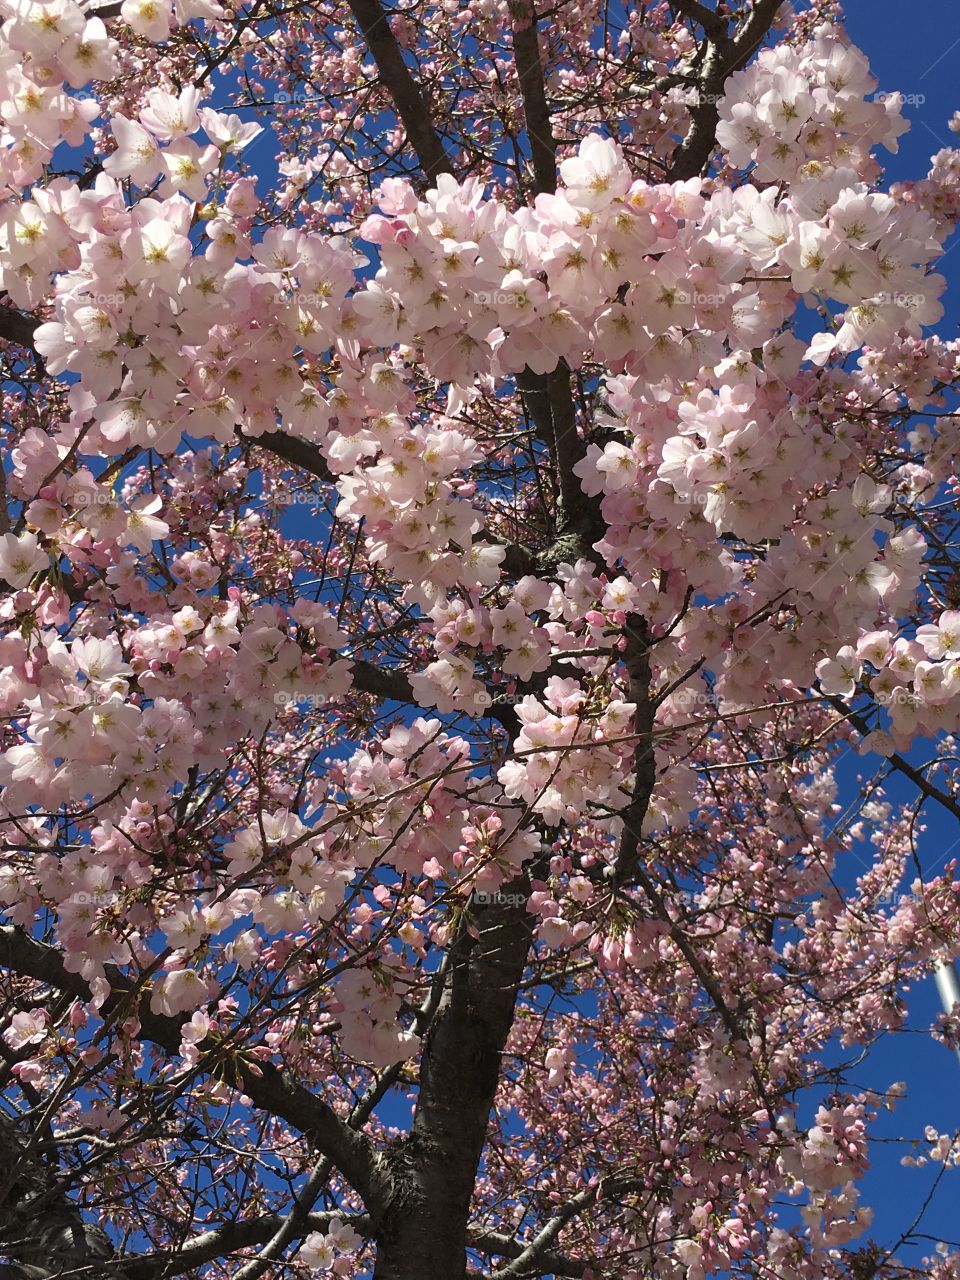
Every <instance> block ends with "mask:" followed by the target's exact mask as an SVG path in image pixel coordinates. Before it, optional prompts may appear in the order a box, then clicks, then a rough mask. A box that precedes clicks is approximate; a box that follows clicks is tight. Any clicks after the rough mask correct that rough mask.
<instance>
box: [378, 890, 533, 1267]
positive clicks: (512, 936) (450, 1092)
mask: <svg viewBox="0 0 960 1280" xmlns="http://www.w3.org/2000/svg"><path fill="white" fill-rule="evenodd" d="M532 919H533V918H532V916H530V915H529V914H528V913H527V912H526V910H525V909H524V908H523V907H522V906H515V905H506V904H499V903H494V904H492V905H490V906H487V907H484V908H483V909H482V911H481V912H478V915H477V919H476V924H477V930H478V932H479V937H477V938H474V937H472V936H471V935H470V933H469V932H466V931H464V932H463V933H462V934H461V935H460V938H459V939H458V941H457V943H456V944H455V953H454V956H453V958H452V964H451V966H450V972H449V976H448V979H447V985H446V989H445V991H444V994H443V998H442V1000H441V1004H440V1009H439V1011H438V1014H437V1018H436V1021H435V1022H434V1025H433V1028H432V1030H431V1032H430V1034H429V1035H428V1037H427V1040H426V1043H425V1045H424V1049H423V1059H422V1062H421V1067H420V1096H419V1101H418V1104H417V1110H416V1116H415V1118H414V1122H413V1128H412V1130H411V1133H410V1136H409V1138H408V1139H407V1140H406V1141H405V1142H404V1143H403V1145H402V1146H401V1147H400V1148H399V1149H398V1150H397V1151H396V1152H394V1153H393V1154H392V1155H391V1157H390V1163H391V1166H392V1171H393V1176H394V1185H395V1190H394V1194H393V1196H392V1198H391V1200H390V1204H389V1206H388V1209H387V1212H386V1214H385V1215H384V1218H383V1221H382V1223H381V1224H380V1228H379V1231H378V1236H377V1242H378V1249H377V1266H376V1271H375V1272H374V1276H375V1280H462V1277H463V1276H464V1274H465V1272H466V1239H467V1217H468V1213H469V1207H470V1200H471V1197H472V1195H473V1188H474V1182H475V1180H476V1173H477V1168H478V1166H479V1163H480V1157H481V1154H482V1152H483V1145H484V1140H485V1137H486V1132H487V1122H488V1119H489V1115H490V1108H491V1107H492V1105H493V1099H494V1094H495V1092H496V1088H497V1081H498V1080H499V1077H500V1061H501V1053H502V1052H503V1047H504V1045H505V1044H506V1040H507V1036H508V1034H509V1031H510V1026H511V1024H512V1022H513V1013H514V1005H515V1002H516V996H517V990H518V988H519V984H520V980H521V978H522V976H523V971H524V967H525V964H526V959H527V953H528V951H529V948H530V943H531V939H532Z"/></svg>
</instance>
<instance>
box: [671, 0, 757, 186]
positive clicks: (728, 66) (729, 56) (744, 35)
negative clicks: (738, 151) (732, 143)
mask: <svg viewBox="0 0 960 1280" xmlns="http://www.w3.org/2000/svg"><path fill="white" fill-rule="evenodd" d="M781 4H782V0H757V2H756V3H755V4H754V6H753V9H752V10H751V13H750V16H749V17H748V18H747V20H746V22H745V23H744V24H743V26H742V27H741V29H740V30H739V32H737V33H736V35H735V36H733V37H731V36H730V35H729V34H728V31H727V25H726V23H725V22H723V20H722V19H720V18H718V17H717V15H716V14H711V12H710V10H705V8H704V6H703V5H702V4H698V3H697V0H679V2H678V3H676V4H675V8H677V9H679V10H680V11H681V12H683V13H685V14H686V15H687V16H688V17H695V18H696V20H697V21H698V22H699V23H700V25H701V26H702V27H703V29H704V31H705V32H706V48H705V51H704V57H703V65H702V68H701V71H700V75H699V77H698V84H697V90H698V93H699V102H698V103H697V105H696V106H694V107H692V108H691V112H690V114H691V117H692V121H691V124H690V128H689V130H688V131H687V136H686V137H685V138H684V140H683V142H682V143H681V144H680V146H679V147H678V148H677V150H676V151H675V152H674V154H673V160H672V163H671V165H670V168H669V170H668V172H667V180H668V181H669V182H684V181H686V180H687V179H688V178H695V177H697V175H698V174H700V173H702V172H703V169H704V166H705V165H706V164H707V162H708V161H709V159H710V156H711V155H712V154H713V150H714V148H715V146H716V144H717V124H718V123H719V120H720V114H719V112H718V110H717V102H718V101H719V99H720V98H721V97H722V96H723V89H724V85H725V84H726V81H727V78H728V77H729V76H731V75H732V74H733V72H734V71H739V70H740V68H741V67H744V66H746V64H747V62H749V60H750V58H751V57H752V56H753V54H754V53H755V52H756V50H757V49H758V48H759V47H760V45H761V44H762V43H763V40H764V37H765V36H766V34H767V32H768V31H769V30H770V27H771V25H772V23H773V20H774V18H775V17H776V14H777V10H778V9H779V8H780V6H781Z"/></svg>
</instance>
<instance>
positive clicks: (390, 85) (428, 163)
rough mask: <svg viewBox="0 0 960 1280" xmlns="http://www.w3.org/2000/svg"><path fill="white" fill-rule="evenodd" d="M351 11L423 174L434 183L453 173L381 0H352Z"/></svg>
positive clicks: (448, 158)
mask: <svg viewBox="0 0 960 1280" xmlns="http://www.w3.org/2000/svg"><path fill="white" fill-rule="evenodd" d="M350 9H351V12H352V13H353V16H354V17H355V18H356V20H357V23H358V24H359V26H360V30H361V31H362V32H363V35H364V39H365V40H366V42H367V47H368V48H369V50H370V52H371V54H372V55H373V60H374V62H376V64H377V70H378V71H379V72H380V79H381V81H382V82H383V85H384V87H385V88H386V89H387V90H388V92H389V94H390V96H391V98H393V101H394V105H395V106H396V108H397V114H398V115H399V117H400V119H401V120H402V121H403V127H404V128H405V129H406V131H407V137H408V138H409V139H410V141H411V143H412V144H413V149H414V151H416V153H417V159H418V160H419V161H420V166H421V168H422V169H423V172H424V173H425V174H426V176H427V178H428V179H429V180H430V181H431V182H435V181H436V179H437V177H438V176H439V175H440V174H441V173H453V165H452V164H451V161H450V157H449V156H448V155H447V152H446V150H445V149H444V146H443V143H442V142H441V141H440V137H439V135H438V133H437V131H436V130H435V129H434V126H433V121H432V120H431V118H430V111H429V109H428V107H427V104H426V102H425V100H424V97H423V94H422V93H421V90H420V86H419V85H418V84H417V82H416V80H414V78H413V76H412V75H411V74H410V71H409V69H408V67H407V64H406V63H405V62H404V60H403V54H402V53H401V52H400V46H399V45H398V44H397V41H396V37H395V36H394V34H393V31H392V30H391V29H390V22H389V19H388V18H387V15H386V13H384V11H383V9H382V8H381V6H380V3H379V0H350Z"/></svg>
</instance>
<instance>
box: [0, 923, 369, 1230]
mask: <svg viewBox="0 0 960 1280" xmlns="http://www.w3.org/2000/svg"><path fill="white" fill-rule="evenodd" d="M0 968H3V969H9V970H11V971H13V972H14V973H18V974H20V975H21V976H23V977H29V978H36V979H38V980H39V981H40V982H44V983H46V984H47V985H48V986H51V987H54V988H56V989H57V990H60V991H68V992H69V993H70V994H71V995H73V996H76V997H77V998H78V999H80V1000H83V1001H84V1002H89V1001H90V1000H91V998H92V992H91V990H90V988H89V986H88V985H87V983H86V981H85V980H84V979H83V978H81V977H80V976H79V974H75V973H70V972H68V971H67V969H66V967H65V965H64V963H63V958H62V957H61V956H60V954H59V953H58V952H57V951H56V950H55V949H54V948H53V947H49V946H46V945H45V944H44V943H40V942H36V941H35V940H34V939H33V938H30V937H28V936H27V935H26V934H25V933H24V932H23V931H22V930H21V929H18V928H16V927H14V926H12V925H4V926H2V927H0ZM105 972H106V978H107V981H108V982H109V984H110V988H111V994H110V995H109V996H108V998H107V1000H106V1002H105V1003H104V1005H103V1007H102V1009H101V1016H102V1017H105V1018H109V1017H110V1015H111V1014H112V1013H113V1012H114V1011H116V1010H117V1008H118V1007H119V1006H121V1005H123V1004H124V1003H126V1002H128V1003H130V1004H131V1005H132V1008H131V1012H132V1013H134V1014H135V1015H136V1017H137V1019H138V1021H139V1022H140V1027H141V1032H142V1035H143V1036H144V1037H145V1038H146V1039H148V1040H151V1041H153V1042H154V1043H155V1044H158V1045H160V1046H161V1047H162V1048H164V1049H166V1050H167V1052H168V1053H171V1054H177V1053H179V1051H180V1041H181V1030H182V1028H183V1026H184V1024H185V1022H186V1021H187V1019H186V1018H172V1017H167V1016H165V1015H162V1014H156V1013H153V1012H152V1011H151V1009H150V999H149V992H148V991H145V990H137V988H136V986H135V984H134V983H133V982H131V981H130V980H129V979H128V978H126V977H125V976H124V975H123V974H122V973H121V972H120V970H119V969H117V968H116V966H115V965H106V966H105ZM200 1050H201V1055H200V1061H199V1064H198V1067H197V1070H199V1071H201V1072H203V1073H204V1074H207V1075H209V1074H211V1073H213V1072H216V1071H217V1070H218V1068H220V1067H221V1066H222V1065H223V1063H224V1054H223V1051H222V1049H221V1048H220V1047H219V1046H218V1044H217V1042H216V1040H207V1041H204V1042H203V1043H202V1044H201V1045H200ZM230 1065H231V1068H232V1069H233V1071H234V1072H235V1079H236V1087H237V1088H239V1089H240V1090H242V1092H244V1093H245V1094H247V1096H248V1097H249V1098H250V1100H251V1101H252V1102H253V1104H254V1106H255V1107H258V1108H259V1109H260V1110H263V1111H267V1112H268V1113H269V1114H270V1115H274V1116H278V1117H279V1118H280V1119H282V1120H285V1121H286V1122H287V1123H288V1124H290V1125H292V1126H293V1128H295V1129H297V1130H298V1131H299V1132H300V1133H303V1134H306V1135H307V1136H309V1137H310V1138H311V1139H312V1140H313V1141H314V1142H315V1144H316V1146H317V1148H318V1149H319V1150H320V1151H321V1152H323V1153H324V1154H325V1155H328V1156H329V1157H330V1159H331V1160H332V1161H333V1163H334V1164H335V1165H336V1167H337V1168H338V1169H339V1170H340V1172H341V1173H342V1174H343V1176H344V1178H346V1180H347V1181H348V1182H349V1183H350V1185H351V1186H352V1187H353V1188H354V1190H355V1191H356V1192H357V1193H358V1194H359V1195H360V1196H361V1197H362V1198H363V1201H364V1203H365V1204H366V1206H367V1208H368V1209H369V1210H370V1211H371V1213H373V1214H376V1213H377V1211H378V1210H380V1209H381V1208H382V1206H383V1203H384V1201H385V1198H386V1194H387V1190H388V1187H387V1180H386V1178H385V1173H384V1170H383V1169H382V1167H381V1165H380V1162H379V1160H378V1157H377V1155H376V1152H375V1151H374V1149H373V1147H372V1146H371V1144H370V1143H369V1141H368V1140H367V1138H365V1137H364V1136H363V1135H361V1134H359V1133H356V1132H354V1131H353V1130H352V1129H351V1128H350V1127H349V1125H348V1124H347V1123H346V1122H345V1121H344V1120H342V1119H341V1118H340V1116H338V1115H337V1113H336V1112H335V1111H334V1110H333V1108H332V1107H330V1106H329V1105H328V1104H327V1103H325V1102H324V1101H323V1100H322V1099H320V1098H318V1097H316V1096H315V1095H314V1094H312V1093H311V1092H310V1091H309V1090H308V1089H305V1088H304V1087H303V1085H301V1084H298V1083H297V1082H296V1081H295V1080H292V1079H290V1078H289V1077H288V1076H287V1075H286V1074H285V1073H284V1072H282V1071H281V1070H279V1069H278V1068H277V1067H276V1066H274V1065H273V1064H272V1063H270V1062H259V1063H255V1062H254V1061H253V1060H252V1059H248V1058H247V1057H245V1056H243V1055H240V1054H235V1055H233V1056H232V1057H231V1058H230Z"/></svg>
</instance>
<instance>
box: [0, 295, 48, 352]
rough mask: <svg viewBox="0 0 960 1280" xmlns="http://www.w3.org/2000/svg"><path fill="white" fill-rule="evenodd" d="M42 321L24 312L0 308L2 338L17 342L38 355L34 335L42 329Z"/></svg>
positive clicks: (0, 336)
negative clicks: (34, 344)
mask: <svg viewBox="0 0 960 1280" xmlns="http://www.w3.org/2000/svg"><path fill="white" fill-rule="evenodd" d="M40 324H41V321H39V320H34V318H33V316H28V315H24V314H23V312H22V311H14V310H12V308H10V307H3V306H0V338H5V339H6V340H7V342H16V343H18V344H19V345H20V346H21V347H25V348H26V349H27V350H28V351H32V352H33V354H34V355H36V354H37V353H36V351H35V350H34V346H33V335H34V334H35V333H36V331H37V329H39V328H40Z"/></svg>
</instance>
